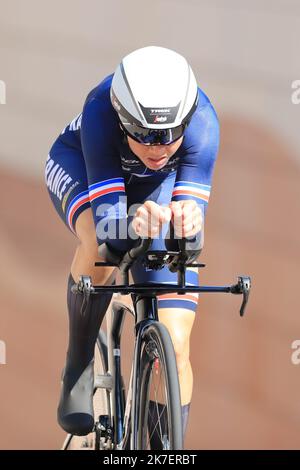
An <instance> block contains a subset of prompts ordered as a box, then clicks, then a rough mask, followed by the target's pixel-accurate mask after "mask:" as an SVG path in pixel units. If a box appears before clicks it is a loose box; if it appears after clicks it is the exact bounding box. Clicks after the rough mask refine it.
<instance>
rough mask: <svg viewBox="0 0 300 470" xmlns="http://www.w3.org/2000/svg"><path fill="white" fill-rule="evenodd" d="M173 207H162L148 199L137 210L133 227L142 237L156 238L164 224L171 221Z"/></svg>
mask: <svg viewBox="0 0 300 470" xmlns="http://www.w3.org/2000/svg"><path fill="white" fill-rule="evenodd" d="M170 220H171V209H170V208H169V207H162V206H159V205H158V204H156V202H154V201H146V202H144V204H142V205H141V206H140V207H139V208H138V209H137V211H136V213H135V215H134V218H133V221H132V228H133V230H134V231H135V232H136V234H137V235H139V236H140V237H150V238H155V237H157V236H158V235H159V232H160V230H161V227H162V224H164V223H165V222H170Z"/></svg>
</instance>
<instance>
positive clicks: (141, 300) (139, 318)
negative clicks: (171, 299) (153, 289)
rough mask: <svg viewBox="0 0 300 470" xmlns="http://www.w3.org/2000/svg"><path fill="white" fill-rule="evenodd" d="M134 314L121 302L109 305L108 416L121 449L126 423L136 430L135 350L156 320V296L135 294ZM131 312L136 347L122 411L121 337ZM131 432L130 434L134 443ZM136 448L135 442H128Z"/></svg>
mask: <svg viewBox="0 0 300 470" xmlns="http://www.w3.org/2000/svg"><path fill="white" fill-rule="evenodd" d="M133 302H134V313H133V312H132V310H131V309H130V308H129V307H127V305H124V304H123V303H121V302H118V301H114V302H113V304H112V311H111V319H110V325H108V368H109V371H110V373H111V376H112V390H111V393H110V403H111V413H112V416H113V418H114V422H113V423H111V425H112V428H113V430H114V443H115V447H116V449H122V448H123V443H124V442H126V441H127V439H129V432H130V429H129V424H131V426H132V427H134V428H136V416H138V413H139V409H138V403H137V402H136V400H135V397H136V393H135V389H136V386H137V383H139V380H140V377H139V375H138V371H139V370H140V369H139V363H138V361H139V357H138V355H137V353H136V352H137V351H138V350H139V345H140V342H141V340H142V337H143V331H144V328H145V327H146V326H147V325H149V324H150V323H151V322H152V321H157V320H158V316H157V299H156V297H155V295H151V294H150V295H134V296H133ZM126 312H127V313H130V314H131V315H134V317H135V347H134V355H133V362H132V368H131V374H130V382H129V387H128V395H127V397H126V406H125V409H124V406H123V405H124V403H123V397H122V394H123V390H122V383H121V376H122V374H121V344H120V340H121V334H122V328H123V324H124V319H125V314H126ZM133 438H134V433H131V439H132V440H133ZM131 445H132V446H133V445H136V442H133V441H132V442H131Z"/></svg>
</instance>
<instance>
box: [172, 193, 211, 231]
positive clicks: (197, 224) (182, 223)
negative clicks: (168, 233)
mask: <svg viewBox="0 0 300 470" xmlns="http://www.w3.org/2000/svg"><path fill="white" fill-rule="evenodd" d="M170 208H171V211H172V222H173V225H174V232H175V235H176V236H177V237H179V238H182V237H194V236H195V235H196V234H197V233H198V232H200V230H201V229H202V226H203V215H202V211H201V208H200V207H199V206H198V204H197V203H196V201H194V200H193V199H191V200H184V201H172V202H171V203H170Z"/></svg>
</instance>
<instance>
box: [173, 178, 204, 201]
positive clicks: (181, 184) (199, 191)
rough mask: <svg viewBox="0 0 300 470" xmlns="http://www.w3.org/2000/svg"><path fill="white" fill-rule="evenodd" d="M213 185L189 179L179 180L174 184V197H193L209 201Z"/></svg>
mask: <svg viewBox="0 0 300 470" xmlns="http://www.w3.org/2000/svg"><path fill="white" fill-rule="evenodd" d="M210 189H211V186H209V185H207V184H199V183H190V182H189V181H177V182H176V183H175V185H174V189H173V193H172V199H175V200H177V199H178V200H179V199H182V198H184V199H186V198H192V199H196V200H198V201H199V200H201V201H205V202H208V200H209V196H210Z"/></svg>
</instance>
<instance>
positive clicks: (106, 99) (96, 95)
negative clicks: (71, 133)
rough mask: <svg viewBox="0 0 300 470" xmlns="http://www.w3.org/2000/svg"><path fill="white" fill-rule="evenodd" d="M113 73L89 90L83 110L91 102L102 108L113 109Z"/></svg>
mask: <svg viewBox="0 0 300 470" xmlns="http://www.w3.org/2000/svg"><path fill="white" fill-rule="evenodd" d="M112 78H113V74H110V75H108V76H107V77H105V78H104V79H103V80H102V81H101V82H100V83H98V84H97V85H96V86H95V87H94V88H93V89H92V90H91V91H89V93H88V95H87V97H86V99H85V102H84V106H83V110H84V109H85V108H86V107H87V106H88V105H89V104H90V103H91V102H93V104H94V105H95V106H98V107H100V108H106V109H107V107H109V108H111V109H113V108H112V106H111V102H110V87H111V82H112Z"/></svg>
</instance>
